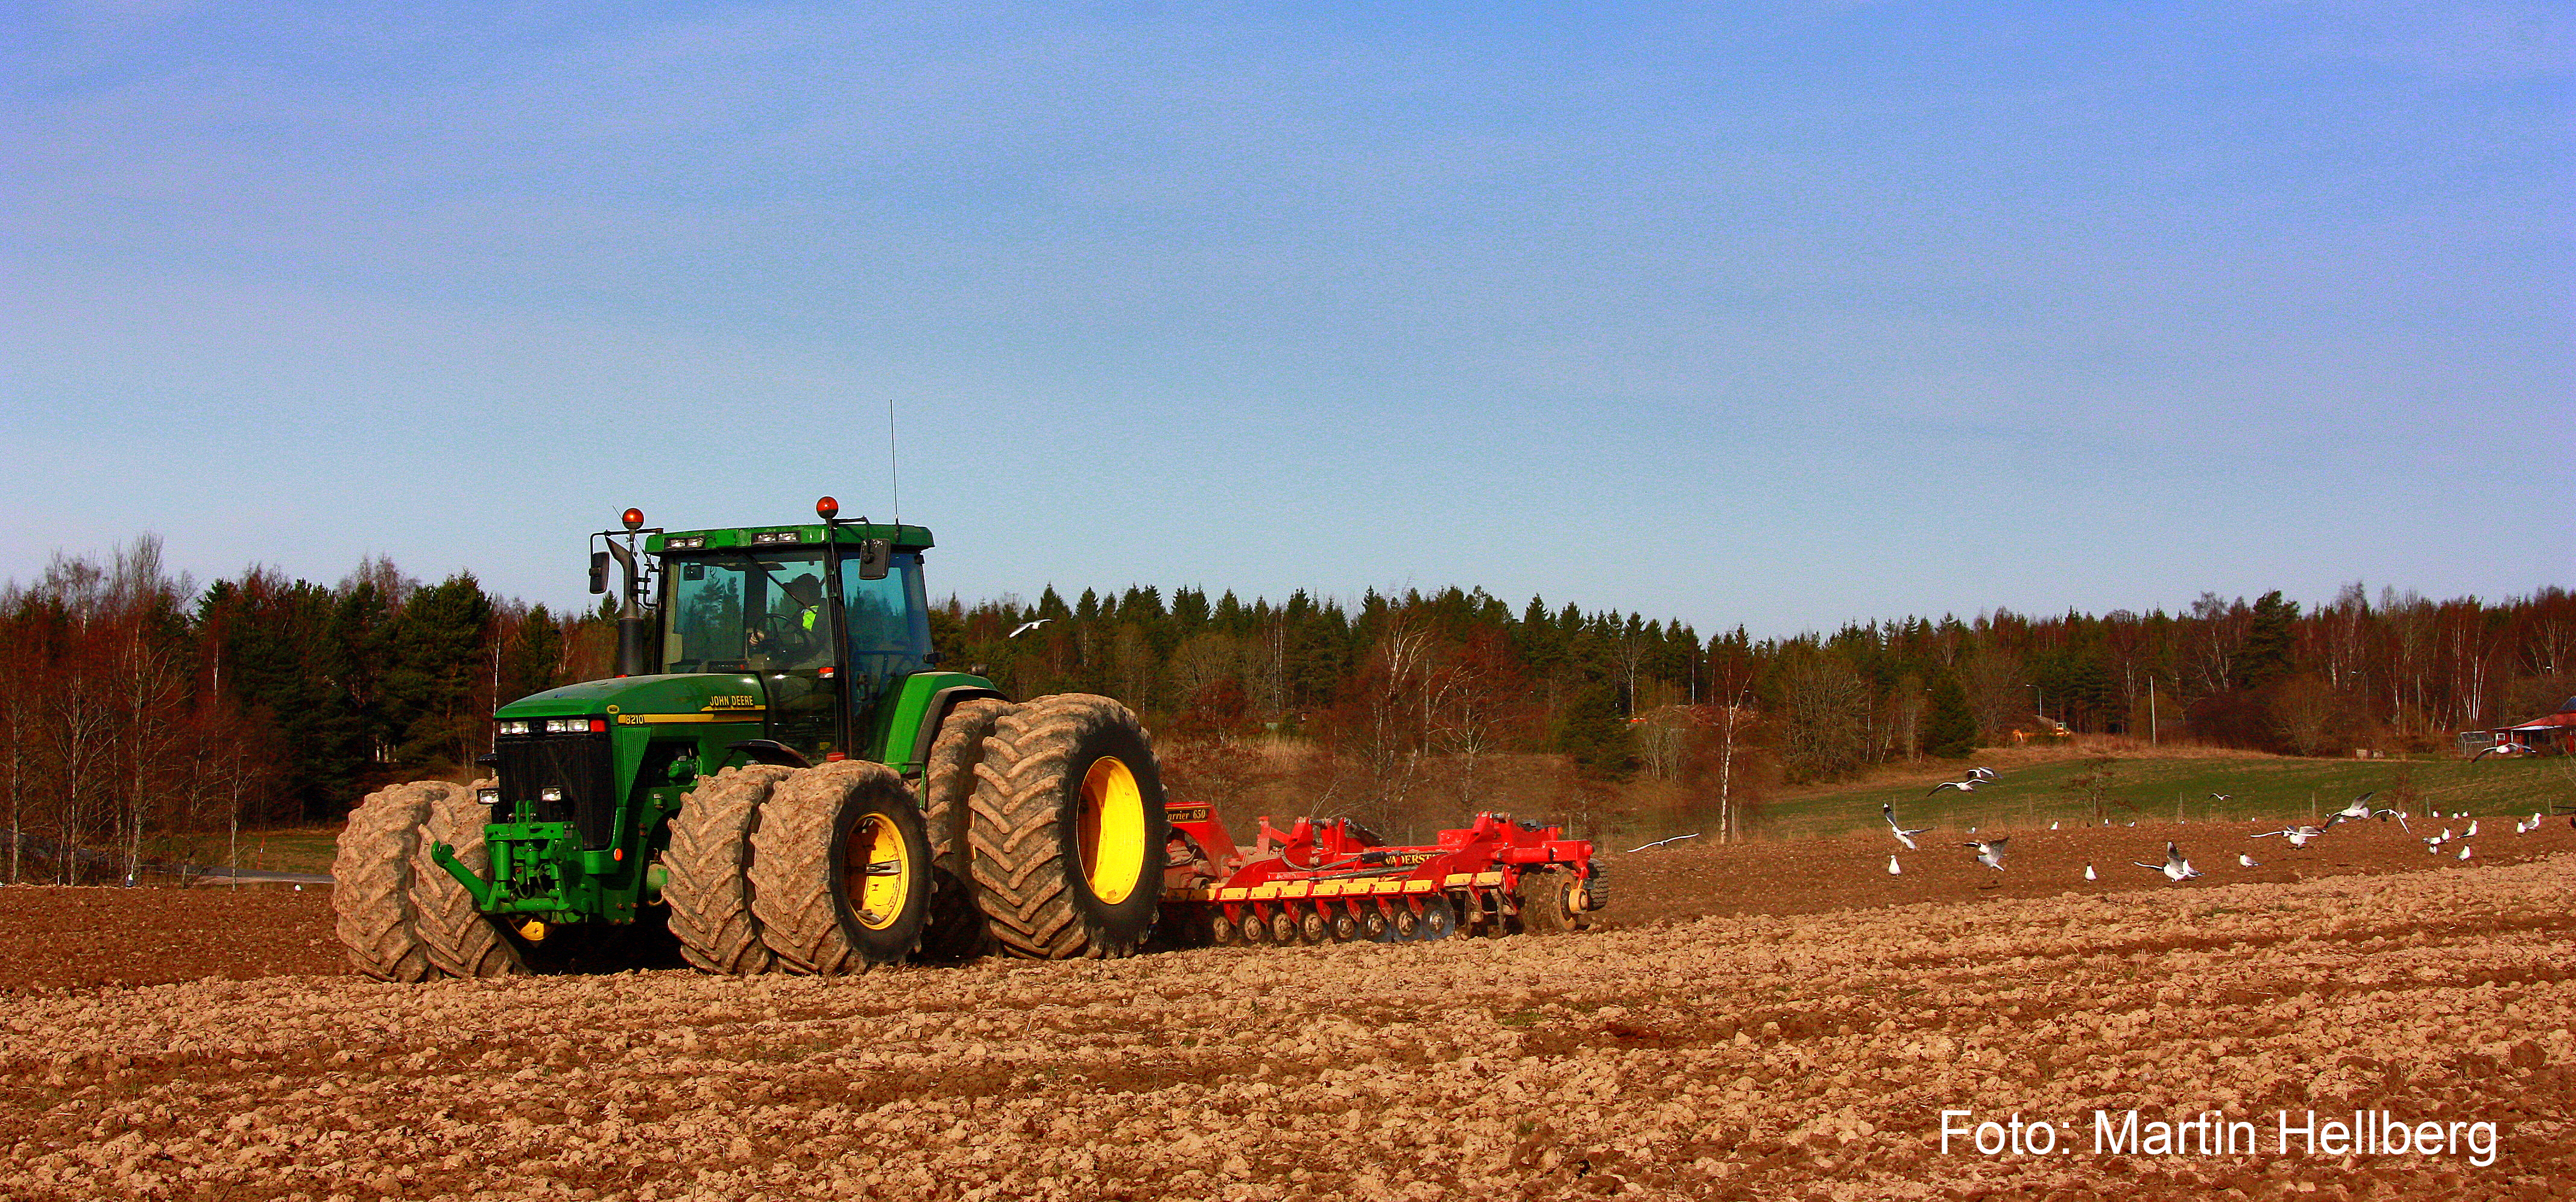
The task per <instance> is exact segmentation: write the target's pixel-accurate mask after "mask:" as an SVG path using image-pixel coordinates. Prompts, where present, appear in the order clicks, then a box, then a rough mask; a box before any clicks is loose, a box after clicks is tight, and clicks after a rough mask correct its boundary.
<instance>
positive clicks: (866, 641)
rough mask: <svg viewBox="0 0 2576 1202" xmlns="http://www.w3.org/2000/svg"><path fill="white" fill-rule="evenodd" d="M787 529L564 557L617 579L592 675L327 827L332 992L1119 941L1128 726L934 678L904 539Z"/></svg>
mask: <svg viewBox="0 0 2576 1202" xmlns="http://www.w3.org/2000/svg"><path fill="white" fill-rule="evenodd" d="M815 513H816V516H817V517H818V518H819V519H820V520H819V521H818V522H816V523H812V524H800V525H786V526H751V527H736V528H723V529H708V530H690V531H666V530H662V529H660V528H652V529H647V528H645V526H644V515H643V514H642V513H640V512H638V511H636V510H633V509H629V510H627V511H626V513H625V515H624V522H623V526H624V529H622V530H607V531H601V532H599V533H597V534H594V535H592V536H591V538H592V541H593V544H594V550H593V553H592V556H591V591H592V592H594V593H599V592H606V591H607V590H608V588H609V584H610V579H609V577H610V574H611V569H612V567H614V568H615V569H617V570H618V573H619V574H620V575H621V576H622V578H623V585H624V600H623V608H622V610H621V612H620V616H619V619H618V624H617V626H618V651H617V675H615V676H614V677H611V678H609V679H605V680H593V681H587V682H584V683H581V684H575V685H567V686H565V687H563V688H559V689H553V690H549V691H547V692H543V693H538V694H535V695H533V696H529V697H522V698H520V699H519V700H516V701H513V702H510V703H509V704H507V705H504V706H502V707H500V709H499V711H498V712H497V713H496V714H495V715H494V723H495V733H494V737H493V750H492V753H491V754H490V755H487V756H484V757H483V759H482V762H483V763H484V764H485V765H487V766H489V767H490V768H491V769H492V775H491V776H490V777H489V778H487V779H485V780H483V781H481V782H478V783H476V784H473V785H453V784H448V783H444V782H438V781H426V782H418V783H413V784H405V785H396V786H394V787H392V788H388V789H384V790H382V791H380V792H377V793H374V794H371V795H369V796H368V797H367V799H366V800H365V801H364V802H363V803H362V804H360V805H359V806H358V807H357V808H356V809H355V810H354V811H352V812H351V814H350V815H349V824H348V827H347V829H346V830H345V831H344V832H343V833H342V834H341V836H340V847H339V858H338V861H337V863H336V865H335V869H334V872H335V876H336V878H337V882H338V883H337V885H336V886H335V889H334V893H333V905H334V908H335V909H336V910H337V912H338V928H339V934H340V938H341V941H342V942H344V943H346V944H347V945H348V948H349V954H350V958H351V959H352V960H354V961H355V962H356V963H357V966H358V968H359V969H360V970H361V971H363V972H365V973H367V974H368V975H370V976H374V977H378V978H382V979H385V980H399V981H417V980H423V979H426V978H429V977H432V976H437V975H442V974H444V975H453V976H462V977H484V976H497V975H502V974H506V973H513V972H525V971H532V970H546V969H551V968H561V967H580V966H583V965H585V964H590V963H598V962H601V961H602V959H603V953H602V952H601V951H600V949H602V948H609V947H623V948H627V949H629V950H630V951H631V949H632V948H633V947H635V946H636V945H638V944H641V945H644V946H651V945H652V944H653V943H654V942H655V941H657V940H658V941H660V942H661V946H663V947H665V948H668V947H670V946H671V945H672V944H674V943H675V944H676V950H677V951H678V952H679V953H680V954H681V955H682V956H684V957H685V958H686V959H687V960H688V962H689V963H691V964H694V965H696V966H697V967H699V968H701V969H704V970H706V971H708V972H718V973H736V974H743V973H756V972H767V971H776V970H784V971H787V972H796V973H816V974H834V973H853V972H859V971H863V970H865V969H867V968H868V967H870V966H872V965H876V964H884V963H890V962H895V961H900V960H904V959H906V958H909V957H913V956H916V955H924V956H928V957H933V958H963V957H966V956H971V955H975V954H979V953H981V952H984V951H987V950H997V951H1001V952H1004V953H1009V954H1015V955H1022V956H1036V957H1048V958H1068V957H1076V956H1123V955H1127V954H1129V953H1130V952H1132V951H1134V950H1135V949H1136V947H1137V946H1138V945H1139V944H1140V943H1142V942H1143V941H1144V939H1145V936H1146V934H1147V932H1148V930H1149V929H1150V928H1151V927H1152V925H1153V922H1154V918H1155V913H1156V908H1157V905H1158V903H1159V901H1160V899H1161V893H1162V882H1163V870H1164V842H1165V840H1166V839H1167V838H1168V837H1169V834H1170V826H1169V823H1168V820H1167V819H1166V817H1165V814H1164V809H1163V790H1162V783H1161V780H1160V777H1159V775H1158V773H1157V772H1156V769H1155V763H1154V752H1153V747H1152V744H1151V741H1150V740H1149V739H1148V737H1147V735H1146V733H1145V730H1144V727H1143V726H1142V725H1141V724H1140V723H1138V721H1137V720H1136V716H1135V715H1134V714H1133V713H1131V712H1129V711H1128V709H1127V708H1126V707H1125V706H1123V705H1120V704H1119V703H1118V702H1116V701H1113V700H1110V699H1109V698H1106V697H1095V696H1089V695H1085V694H1071V693H1068V694H1060V695H1055V696H1047V697H1038V698H1033V699H1030V700H1026V701H1018V702H1014V701H1013V700H1011V699H1010V698H1008V697H1005V696H1004V695H1003V694H1002V692H1001V691H1000V690H999V689H997V688H995V687H994V685H993V682H991V681H989V680H987V679H985V678H983V677H981V676H978V675H975V674H973V673H969V672H952V671H947V670H944V669H942V668H941V667H940V666H939V662H940V656H939V651H938V649H937V648H936V647H934V646H932V645H931V638H930V614H929V607H928V601H927V597H926V594H925V592H924V589H923V585H922V575H921V566H922V556H923V554H924V553H925V552H927V551H928V550H929V549H930V547H931V539H930V532H929V531H928V530H925V529H922V528H921V527H919V526H905V525H878V524H872V523H870V522H868V521H867V520H865V519H860V520H857V521H846V520H843V519H842V518H841V517H840V516H839V506H838V505H837V504H836V503H835V502H834V501H833V500H832V498H830V497H825V498H823V499H822V500H821V501H820V502H818V503H817V504H816V506H815ZM665 930H667V935H664V934H662V933H661V932H663V931H665ZM610 962H615V961H613V960H612V961H610Z"/></svg>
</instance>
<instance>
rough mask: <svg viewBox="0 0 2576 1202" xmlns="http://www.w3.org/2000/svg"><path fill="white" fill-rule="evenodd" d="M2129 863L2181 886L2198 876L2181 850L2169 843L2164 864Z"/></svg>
mask: <svg viewBox="0 0 2576 1202" xmlns="http://www.w3.org/2000/svg"><path fill="white" fill-rule="evenodd" d="M2129 862H2130V863H2132V864H2137V865H2138V867H2140V868H2144V869H2146V870H2147V871H2149V872H2161V873H2163V874H2165V879H2166V880H2168V881H2172V882H2174V883H2175V884H2181V883H2182V882H2184V881H2187V880H2190V879H2191V878H2193V877H2196V876H2199V875H2200V873H2199V872H2198V871H2196V870H2194V869H2193V868H2192V866H2191V861H2189V860H2186V859H2184V858H2183V855H2182V849H2181V848H2179V847H2176V846H2174V845H2173V844H2172V843H2171V842H2170V841H2168V842H2167V843H2166V844H2165V862H2164V863H2162V864H2145V863H2140V862H2139V861H2136V860H2131V861H2129Z"/></svg>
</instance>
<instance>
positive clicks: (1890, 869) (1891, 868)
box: [1887, 856, 1905, 876]
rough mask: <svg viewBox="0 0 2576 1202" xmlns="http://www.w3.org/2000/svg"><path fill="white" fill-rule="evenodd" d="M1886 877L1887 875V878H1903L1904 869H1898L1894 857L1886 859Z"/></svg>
mask: <svg viewBox="0 0 2576 1202" xmlns="http://www.w3.org/2000/svg"><path fill="white" fill-rule="evenodd" d="M1887 875H1889V876H1903V875H1905V869H1904V868H1902V867H1900V866H1899V865H1898V864H1897V862H1896V857H1894V856H1889V857H1887Z"/></svg>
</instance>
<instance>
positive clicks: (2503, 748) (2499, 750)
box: [2469, 743, 2531, 764]
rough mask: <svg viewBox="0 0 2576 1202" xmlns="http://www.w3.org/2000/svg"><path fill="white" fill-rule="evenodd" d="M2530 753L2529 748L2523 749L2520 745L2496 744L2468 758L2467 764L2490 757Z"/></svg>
mask: <svg viewBox="0 0 2576 1202" xmlns="http://www.w3.org/2000/svg"><path fill="white" fill-rule="evenodd" d="M2530 751H2531V749H2530V748H2528V747H2525V746H2523V745H2522V744H2520V743H2498V744H2496V745H2495V746H2493V747H2490V748H2487V749H2486V750H2484V751H2481V752H2479V753H2477V754H2476V755H2473V756H2470V757H2469V762H2470V763H2472V764H2474V763H2477V762H2478V761H2479V760H2482V759H2485V758H2487V757H2488V756H2491V755H2515V754H2518V753H2519V754H2528V753H2529V752H2530Z"/></svg>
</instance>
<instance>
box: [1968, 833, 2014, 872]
mask: <svg viewBox="0 0 2576 1202" xmlns="http://www.w3.org/2000/svg"><path fill="white" fill-rule="evenodd" d="M2010 842H2012V840H2011V839H1977V840H1973V841H1971V842H1967V843H1962V844H1960V845H1959V846H1961V847H1973V848H1976V849H1977V862H1978V863H1980V864H1983V865H1985V866H1986V867H1988V868H1992V869H1994V870H1995V871H1997V872H2002V871H2003V870H2004V844H2006V843H2010Z"/></svg>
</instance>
